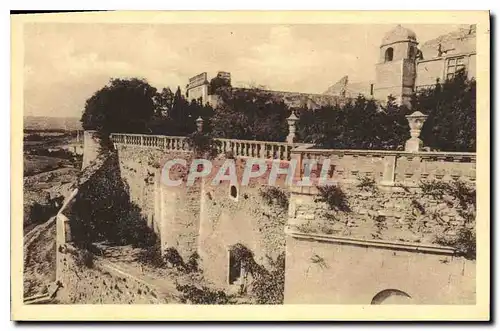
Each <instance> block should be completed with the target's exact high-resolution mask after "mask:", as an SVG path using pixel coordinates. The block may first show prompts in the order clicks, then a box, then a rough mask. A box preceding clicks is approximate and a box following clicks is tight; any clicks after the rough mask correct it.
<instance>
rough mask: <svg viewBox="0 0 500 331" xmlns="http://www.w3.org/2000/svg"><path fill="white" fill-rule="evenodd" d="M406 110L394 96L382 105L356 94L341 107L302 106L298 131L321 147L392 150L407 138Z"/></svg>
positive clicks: (301, 135) (303, 137) (308, 140)
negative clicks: (356, 96) (355, 97)
mask: <svg viewBox="0 0 500 331" xmlns="http://www.w3.org/2000/svg"><path fill="white" fill-rule="evenodd" d="M407 112H408V110H407V109H405V108H400V107H398V106H396V105H395V103H394V98H389V100H388V102H387V104H386V105H384V106H382V105H379V104H377V103H376V102H375V101H374V100H371V99H370V100H368V99H366V98H365V97H363V96H359V97H358V98H357V99H355V100H354V101H352V102H348V103H346V104H345V105H343V106H339V105H336V106H327V107H321V108H319V109H316V110H309V109H302V110H301V111H300V119H299V122H298V134H299V137H300V138H301V140H302V141H304V142H309V143H315V144H317V145H318V146H320V147H323V148H336V149H342V148H344V149H389V150H395V149H397V148H398V147H399V148H400V146H402V145H403V144H404V141H405V139H408V138H409V134H408V124H407V121H406V119H405V117H404V115H406V114H407Z"/></svg>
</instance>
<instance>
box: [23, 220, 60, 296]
mask: <svg viewBox="0 0 500 331" xmlns="http://www.w3.org/2000/svg"><path fill="white" fill-rule="evenodd" d="M23 278H24V297H25V298H26V297H30V296H33V295H36V294H44V293H47V292H48V286H49V284H50V283H52V282H54V281H55V278H56V225H55V221H54V218H51V219H50V220H49V221H48V222H46V223H44V224H40V225H39V226H37V227H36V228H34V229H33V230H31V231H30V232H29V233H28V234H26V236H25V237H24V277H23Z"/></svg>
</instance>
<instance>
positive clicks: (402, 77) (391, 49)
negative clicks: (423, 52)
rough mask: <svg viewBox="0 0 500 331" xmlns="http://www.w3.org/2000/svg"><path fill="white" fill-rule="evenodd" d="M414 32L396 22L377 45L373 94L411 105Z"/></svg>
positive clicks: (414, 63)
mask: <svg viewBox="0 0 500 331" xmlns="http://www.w3.org/2000/svg"><path fill="white" fill-rule="evenodd" d="M417 45H418V42H417V36H416V35H415V32H413V31H411V30H409V29H406V28H404V27H402V26H401V25H398V26H397V27H395V28H394V29H392V30H391V31H389V32H388V33H387V34H386V35H385V37H384V39H382V43H381V45H380V59H379V63H377V65H376V75H375V86H374V90H373V94H374V97H375V98H376V99H379V100H387V98H388V96H389V95H392V96H393V97H395V98H396V102H397V103H398V104H399V105H405V106H407V107H409V108H411V104H410V100H411V97H412V95H413V93H414V87H415V78H416V55H417Z"/></svg>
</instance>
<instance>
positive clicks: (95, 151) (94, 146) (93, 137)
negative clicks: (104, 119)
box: [82, 130, 102, 169]
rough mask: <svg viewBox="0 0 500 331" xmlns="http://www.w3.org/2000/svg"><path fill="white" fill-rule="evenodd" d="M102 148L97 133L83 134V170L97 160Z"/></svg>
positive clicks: (88, 132) (86, 132)
mask: <svg viewBox="0 0 500 331" xmlns="http://www.w3.org/2000/svg"><path fill="white" fill-rule="evenodd" d="M101 148H102V139H101V137H100V136H99V135H98V133H97V131H94V130H87V131H85V132H84V133H83V162H82V169H85V168H86V167H87V166H88V165H89V164H90V163H92V161H94V160H95V159H97V157H98V156H99V153H100V152H101Z"/></svg>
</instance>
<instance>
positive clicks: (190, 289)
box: [177, 284, 229, 305]
mask: <svg viewBox="0 0 500 331" xmlns="http://www.w3.org/2000/svg"><path fill="white" fill-rule="evenodd" d="M177 290H178V291H179V292H181V297H180V301H181V303H188V304H194V305H224V304H228V303H229V297H228V295H227V294H226V293H225V292H224V291H220V290H212V289H210V288H208V287H206V286H202V287H198V286H195V285H190V284H185V285H177Z"/></svg>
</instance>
